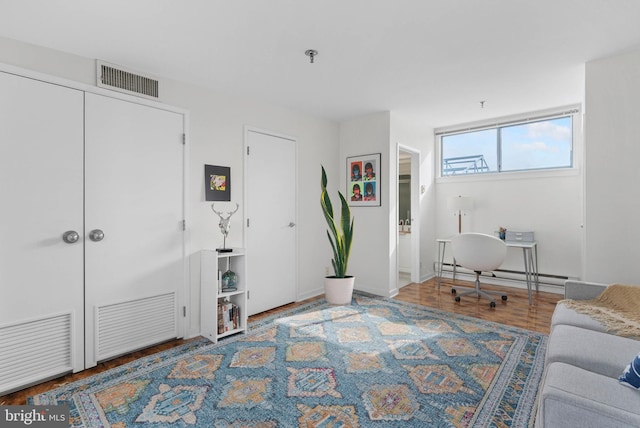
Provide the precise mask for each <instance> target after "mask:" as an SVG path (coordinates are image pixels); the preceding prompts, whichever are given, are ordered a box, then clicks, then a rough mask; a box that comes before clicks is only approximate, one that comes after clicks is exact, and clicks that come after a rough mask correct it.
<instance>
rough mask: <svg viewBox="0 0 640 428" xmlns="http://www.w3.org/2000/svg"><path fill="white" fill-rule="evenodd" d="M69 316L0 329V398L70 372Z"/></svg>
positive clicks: (32, 321)
mask: <svg viewBox="0 0 640 428" xmlns="http://www.w3.org/2000/svg"><path fill="white" fill-rule="evenodd" d="M72 325H73V316H72V315H71V314H70V313H67V314H61V315H55V316H49V317H46V318H40V319H36V320H31V321H28V322H22V323H19V324H13V325H9V326H5V327H0V395H2V394H4V393H7V392H10V391H13V390H16V389H19V387H21V386H26V385H29V384H33V383H35V382H36V381H40V380H44V379H47V378H50V377H52V376H54V375H59V374H62V373H66V372H70V371H72V369H73V362H72V349H71V348H72V340H71V333H72V330H73V328H72Z"/></svg>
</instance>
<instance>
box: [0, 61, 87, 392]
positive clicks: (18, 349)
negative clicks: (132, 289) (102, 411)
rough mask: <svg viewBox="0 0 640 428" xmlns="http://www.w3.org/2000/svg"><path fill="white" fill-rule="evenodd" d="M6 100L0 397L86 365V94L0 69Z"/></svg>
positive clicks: (0, 157)
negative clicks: (69, 238)
mask: <svg viewBox="0 0 640 428" xmlns="http://www.w3.org/2000/svg"><path fill="white" fill-rule="evenodd" d="M0 94H2V95H1V96H0V183H1V184H0V201H2V210H0V212H1V213H0V219H1V221H0V394H2V392H3V391H4V392H6V391H8V390H10V389H15V387H17V386H18V385H26V384H28V383H32V382H34V381H36V380H41V379H44V378H46V377H50V376H53V375H55V374H60V373H64V372H67V371H71V370H73V371H78V370H81V369H82V368H83V367H84V355H83V340H84V339H83V335H84V327H83V326H84V324H83V323H84V320H83V302H84V300H83V297H84V296H83V251H82V245H83V237H82V229H83V213H82V211H83V203H82V192H83V187H82V179H83V173H82V166H83V165H82V163H83V93H82V92H81V91H78V90H73V89H69V88H66V87H62V86H58V85H53V84H49V83H44V82H41V81H37V80H33V79H29V78H25V77H20V76H16V75H13V74H8V73H4V72H0ZM65 231H76V232H77V233H78V240H77V241H76V242H73V243H65V242H64V241H63V234H64V232H65Z"/></svg>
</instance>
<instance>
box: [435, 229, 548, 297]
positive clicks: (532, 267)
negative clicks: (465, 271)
mask: <svg viewBox="0 0 640 428" xmlns="http://www.w3.org/2000/svg"><path fill="white" fill-rule="evenodd" d="M436 241H437V242H438V265H437V271H438V272H437V274H438V290H439V289H440V280H441V278H442V266H443V265H444V252H445V249H446V247H447V243H450V242H451V238H438V239H436ZM504 243H505V244H506V245H507V247H508V248H522V255H523V257H524V273H525V278H526V281H527V291H528V292H529V304H530V305H531V303H532V299H531V286H532V284H535V286H536V292H538V287H539V283H538V245H537V244H536V242H535V241H534V242H522V241H504ZM453 279H454V280H455V279H456V261H455V259H453Z"/></svg>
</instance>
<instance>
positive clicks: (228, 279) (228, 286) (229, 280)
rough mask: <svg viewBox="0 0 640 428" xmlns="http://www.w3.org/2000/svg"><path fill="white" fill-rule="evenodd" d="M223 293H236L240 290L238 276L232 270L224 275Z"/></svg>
mask: <svg viewBox="0 0 640 428" xmlns="http://www.w3.org/2000/svg"><path fill="white" fill-rule="evenodd" d="M221 282H222V292H223V293H227V292H229V291H236V290H237V289H238V275H236V273H235V272H233V271H231V270H227V271H226V272H225V273H223V274H222V281H221Z"/></svg>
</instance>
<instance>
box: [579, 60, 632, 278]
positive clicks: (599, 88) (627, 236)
mask: <svg viewBox="0 0 640 428" xmlns="http://www.w3.org/2000/svg"><path fill="white" fill-rule="evenodd" d="M638 99H640V51H635V52H630V53H626V54H623V55H618V56H615V57H611V58H604V59H600V60H597V61H592V62H588V63H587V65H586V106H585V139H586V156H585V158H586V161H585V163H586V184H585V187H586V198H585V199H586V200H585V207H586V208H585V264H584V275H583V277H584V279H585V280H587V281H596V282H604V283H616V282H617V283H628V284H638V283H640V264H639V263H638V254H639V252H638V250H637V248H638V243H639V242H640V222H638V213H640V185H639V184H640V180H639V178H638V177H640V171H639V169H638V161H639V160H640V137H639V135H640V134H639V133H638V124H639V123H640V107H638Z"/></svg>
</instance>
